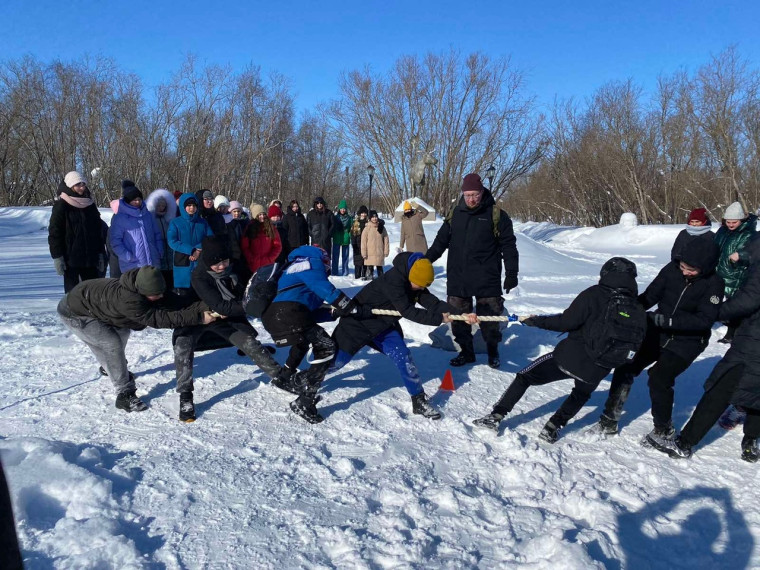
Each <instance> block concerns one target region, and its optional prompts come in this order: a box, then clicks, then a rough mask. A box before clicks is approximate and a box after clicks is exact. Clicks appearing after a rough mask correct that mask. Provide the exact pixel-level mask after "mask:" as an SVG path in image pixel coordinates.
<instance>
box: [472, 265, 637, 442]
mask: <svg viewBox="0 0 760 570" xmlns="http://www.w3.org/2000/svg"><path fill="white" fill-rule="evenodd" d="M599 275H600V278H599V284H598V285H593V286H592V287H589V288H588V289H586V290H584V291H582V292H581V293H580V294H579V295H578V296H577V297H576V298H575V300H573V302H572V303H571V304H570V306H569V307H568V308H567V309H566V310H565V311H564V312H563V313H561V314H559V315H549V316H531V317H529V318H527V319H524V320H523V321H522V323H523V324H524V325H528V326H533V327H538V328H542V329H547V330H551V331H558V332H567V333H569V334H568V336H567V337H566V338H565V339H563V340H562V341H560V343H559V344H558V345H557V348H556V349H555V350H554V351H553V352H550V353H548V354H544V355H543V356H540V357H539V358H537V359H536V360H534V361H533V362H532V363H531V364H529V365H528V366H526V367H525V368H523V369H522V370H520V372H518V373H517V375H516V376H515V379H514V381H513V382H512V383H511V384H510V385H509V387H508V388H507V389H506V391H505V392H504V394H503V395H502V397H501V398H500V399H499V401H498V402H497V403H496V405H494V407H493V410H492V411H491V413H490V414H488V415H486V416H484V417H482V418H480V419H477V420H475V421H474V422H473V423H474V424H475V425H476V426H478V427H484V428H488V429H491V430H493V431H498V429H499V424H500V423H501V421H502V420H503V419H504V418H505V417H506V415H507V414H508V413H509V412H511V411H512V408H514V406H515V405H516V404H517V402H519V401H520V398H522V397H523V395H524V394H525V392H526V391H527V389H528V388H529V387H530V386H537V385H543V384H549V383H550V382H556V381H557V380H565V379H567V378H573V379H574V380H575V385H574V386H573V389H572V391H571V392H570V395H569V396H568V397H567V398H566V399H565V401H564V402H562V405H561V406H560V408H559V409H558V410H557V411H556V412H555V413H554V414H553V415H552V417H551V418H550V419H549V421H548V422H547V423H546V425H545V426H544V428H543V430H542V431H541V434H540V435H539V437H540V438H541V439H543V440H544V441H547V442H549V443H554V442H555V441H557V438H558V437H559V431H560V429H562V428H563V427H564V426H565V425H566V424H567V422H568V421H570V419H572V418H573V417H574V416H575V414H577V413H578V412H579V411H580V409H581V408H582V407H583V405H584V404H585V403H586V402H587V401H588V399H589V398H590V397H591V394H592V393H593V392H594V390H595V389H596V387H597V386H598V385H599V383H600V382H601V381H602V379H603V378H604V377H605V376H607V374H609V373H610V370H611V369H610V368H609V367H605V366H601V365H600V364H598V363H597V362H596V361H595V360H594V358H592V356H591V352H592V351H591V347H590V338H591V327H593V326H594V323H595V322H597V320H598V319H599V318H600V316H601V315H603V314H604V312H605V311H606V310H607V305H608V302H609V300H610V296H611V295H613V294H622V295H628V296H629V297H634V298H635V297H636V295H637V294H638V286H637V284H636V265H635V264H634V263H633V262H632V261H629V260H628V259H625V258H624V257H613V258H612V259H610V260H608V261H607V262H606V263H605V264H604V265H603V266H602V269H601V271H600V273H599ZM632 301H634V299H632ZM639 316H640V317H641V320H640V322H638V323H637V322H636V321H635V320H634V321H633V322H632V323H631V326H632V327H640V329H641V336H643V331H644V328H645V327H646V324H645V323H644V321H645V317H644V315H643V314H640V315H639ZM632 320H633V319H632ZM639 338H641V337H639Z"/></svg>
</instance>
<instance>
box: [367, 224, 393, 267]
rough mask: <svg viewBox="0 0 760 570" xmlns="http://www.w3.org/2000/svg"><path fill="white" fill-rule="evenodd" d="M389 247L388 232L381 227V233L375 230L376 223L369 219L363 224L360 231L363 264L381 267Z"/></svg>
mask: <svg viewBox="0 0 760 570" xmlns="http://www.w3.org/2000/svg"><path fill="white" fill-rule="evenodd" d="M390 249H391V242H390V240H389V239H388V232H386V231H385V228H383V233H380V232H378V231H377V223H372V221H371V220H370V221H369V222H367V225H366V226H364V231H363V232H362V257H363V258H364V265H373V266H380V267H382V266H383V265H385V258H386V257H388V254H389V253H390Z"/></svg>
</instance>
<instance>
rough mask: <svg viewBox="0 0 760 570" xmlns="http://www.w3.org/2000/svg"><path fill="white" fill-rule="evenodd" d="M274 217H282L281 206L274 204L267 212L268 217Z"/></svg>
mask: <svg viewBox="0 0 760 570" xmlns="http://www.w3.org/2000/svg"><path fill="white" fill-rule="evenodd" d="M274 216H279V217H282V210H280V208H279V206H276V205H274V204H272V205H271V206H269V209H268V210H267V217H268V218H273V217H274Z"/></svg>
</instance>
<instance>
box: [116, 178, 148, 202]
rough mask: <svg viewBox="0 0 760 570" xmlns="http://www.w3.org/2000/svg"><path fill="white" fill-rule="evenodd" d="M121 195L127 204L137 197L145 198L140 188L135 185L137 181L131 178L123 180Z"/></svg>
mask: <svg viewBox="0 0 760 570" xmlns="http://www.w3.org/2000/svg"><path fill="white" fill-rule="evenodd" d="M121 196H122V198H124V201H125V202H126V203H127V204H129V203H130V202H131V201H132V200H134V199H135V198H140V199H141V200H142V199H143V195H142V192H140V189H139V188H138V187H137V186H135V183H134V182H132V181H131V180H122V181H121Z"/></svg>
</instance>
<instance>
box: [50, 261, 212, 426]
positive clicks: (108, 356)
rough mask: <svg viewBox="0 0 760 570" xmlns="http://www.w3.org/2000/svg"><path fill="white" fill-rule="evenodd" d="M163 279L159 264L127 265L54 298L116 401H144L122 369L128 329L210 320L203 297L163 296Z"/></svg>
mask: <svg viewBox="0 0 760 570" xmlns="http://www.w3.org/2000/svg"><path fill="white" fill-rule="evenodd" d="M165 290H166V282H165V281H164V277H163V275H162V274H161V271H160V270H159V269H156V268H155V267H153V266H150V265H147V266H145V267H140V268H139V269H131V270H130V271H127V272H126V273H124V274H122V276H121V277H120V278H119V279H92V280H89V281H84V282H82V283H80V284H79V285H77V286H76V287H74V288H73V289H72V290H71V291H70V292H69V293H68V294H66V295H64V296H63V299H61V301H60V302H59V303H58V315H59V316H60V318H61V321H63V324H64V325H65V326H66V328H67V329H69V330H70V331H71V332H72V333H74V335H76V336H77V337H79V338H80V339H81V340H82V341H83V342H84V343H85V344H86V345H87V346H88V347H89V348H90V350H91V351H92V353H93V354H94V355H95V358H97V359H98V362H99V363H100V365H101V367H102V371H103V372H105V373H106V375H107V376H108V377H110V378H111V381H112V382H113V385H114V387H115V388H116V393H117V394H118V395H117V397H116V407H117V408H119V409H121V410H124V411H126V412H142V411H143V410H146V409H147V408H148V407H147V406H146V405H145V403H144V402H143V401H142V400H141V399H140V398H138V397H137V395H136V386H135V378H134V375H133V374H132V373H131V372H129V370H128V369H127V358H126V356H125V354H124V349H125V347H126V345H127V341H128V340H129V335H130V333H131V331H140V330H143V329H144V328H146V327H152V328H156V329H171V328H176V327H183V326H189V325H195V324H201V323H202V324H208V323H210V322H212V321H213V320H214V317H213V316H212V315H211V312H210V311H208V309H207V308H206V307H205V305H203V304H202V303H194V304H192V305H190V306H189V307H186V308H181V309H180V308H178V305H176V300H175V299H173V298H172V299H168V300H167V299H164V291H165Z"/></svg>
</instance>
